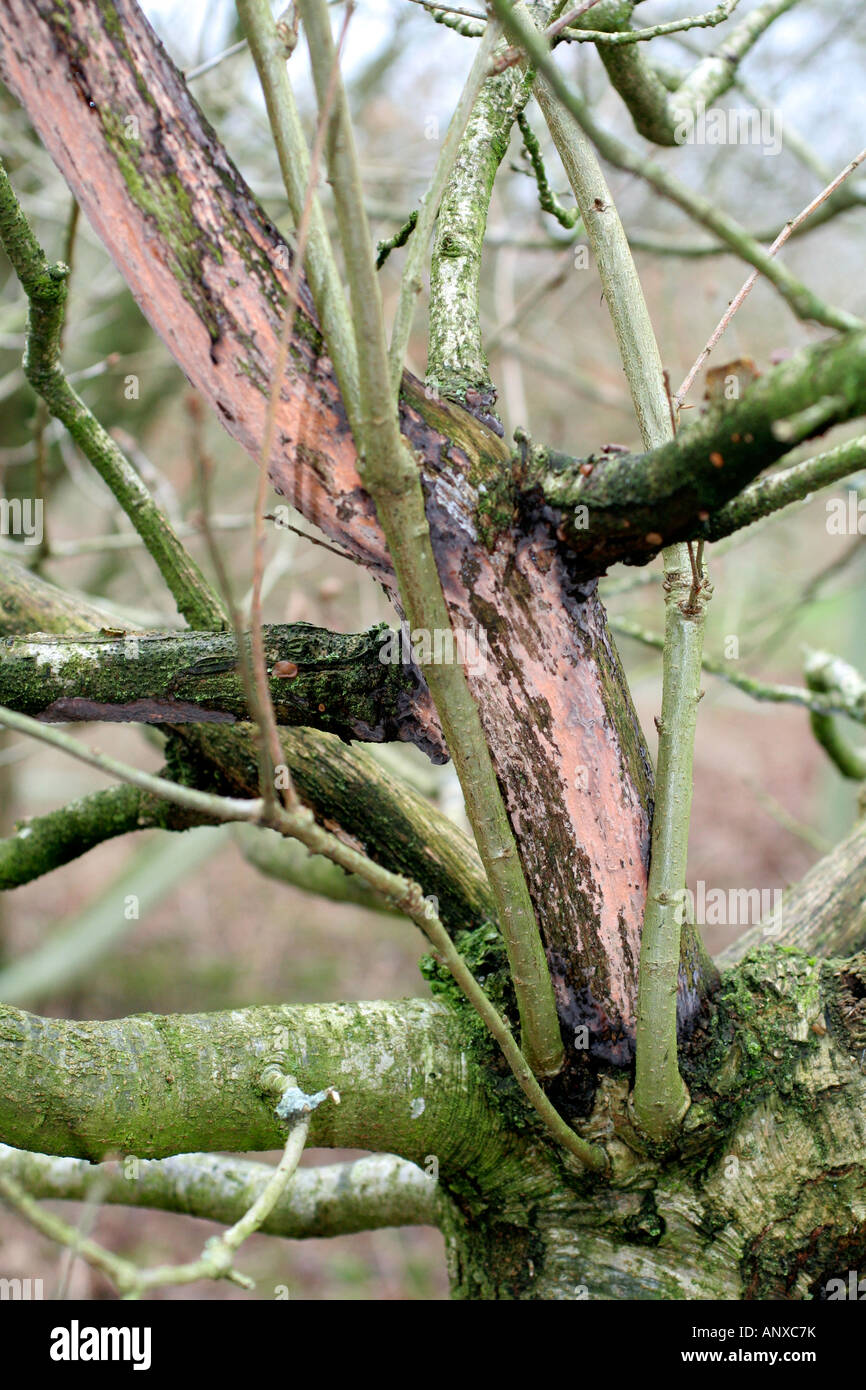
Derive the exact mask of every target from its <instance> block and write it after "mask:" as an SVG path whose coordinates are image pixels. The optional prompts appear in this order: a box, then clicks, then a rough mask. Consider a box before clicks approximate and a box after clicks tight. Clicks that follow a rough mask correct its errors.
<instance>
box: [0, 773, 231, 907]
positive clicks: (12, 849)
mask: <svg viewBox="0 0 866 1390" xmlns="http://www.w3.org/2000/svg"><path fill="white" fill-rule="evenodd" d="M159 775H160V776H161V777H167V776H170V775H171V774H170V773H169V771H168V769H167V768H163V769H162V770H161V772H160V774H159ZM209 823H210V822H209V821H208V818H207V817H205V816H202V815H199V814H197V813H196V812H194V811H190V810H188V809H186V808H184V807H182V806H176V805H175V804H174V803H173V802H171V801H164V800H163V799H162V797H159V796H154V795H153V793H152V792H147V791H143V790H142V789H141V788H140V787H131V786H128V785H120V786H117V787H106V788H104V789H103V790H101V791H98V792H91V793H90V795H89V796H82V797H79V798H78V800H77V801H71V802H69V803H68V804H67V805H66V806H61V807H60V808H59V809H58V810H56V811H49V812H48V813H47V814H46V815H44V816H34V817H33V818H32V819H30V820H26V821H22V822H20V823H19V824H18V826H17V828H16V832H15V834H14V835H9V836H7V837H6V838H5V839H3V840H0V892H7V891H8V890H9V889H10V888H20V887H21V886H22V885H23V884H25V883H32V881H33V880H34V879H35V878H40V877H41V876H42V874H47V873H50V872H51V871H52V869H59V868H60V867H61V866H62V865H64V864H69V863H70V862H71V861H72V860H73V859H78V858H79V856H80V855H82V854H86V853H87V851H88V850H90V849H93V848H94V847H95V846H96V845H101V844H102V843H103V842H104V841H105V840H112V839H114V838H115V837H116V836H118V835H126V834H128V833H129V832H130V831H132V830H152V829H158V830H188V829H190V827H191V826H194V825H206V824H209Z"/></svg>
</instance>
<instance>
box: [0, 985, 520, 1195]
mask: <svg viewBox="0 0 866 1390" xmlns="http://www.w3.org/2000/svg"><path fill="white" fill-rule="evenodd" d="M335 1057H339V1058H340V1082H341V1087H340V1091H341V1097H342V1104H341V1105H339V1106H326V1107H322V1108H320V1109H319V1110H317V1111H316V1112H315V1113H314V1115H313V1118H312V1125H311V1131H310V1143H311V1145H312V1146H313V1147H317V1148H366V1149H374V1150H379V1151H384V1152H391V1153H395V1154H399V1155H400V1156H402V1157H403V1158H407V1159H409V1160H411V1161H412V1162H416V1163H418V1164H420V1165H421V1166H423V1164H424V1160H425V1158H426V1157H427V1155H429V1154H435V1155H436V1156H437V1157H438V1159H439V1163H440V1171H441V1172H442V1173H443V1174H447V1175H449V1176H450V1175H452V1174H453V1175H454V1176H455V1177H457V1176H459V1175H462V1174H464V1173H465V1172H466V1170H467V1168H475V1166H476V1165H481V1166H482V1167H483V1165H484V1163H485V1161H490V1160H491V1158H492V1156H493V1155H497V1156H499V1157H501V1150H500V1143H501V1135H502V1128H501V1126H502V1120H501V1117H500V1115H499V1114H498V1112H497V1111H496V1110H495V1108H493V1106H492V1105H491V1102H490V1100H489V1099H488V1096H487V1093H486V1086H487V1084H488V1082H487V1079H486V1076H485V1074H484V1072H483V1071H482V1070H480V1069H479V1067H478V1065H477V1063H476V1062H475V1061H474V1060H473V1054H472V1049H471V1044H468V1038H467V1034H466V1032H465V1030H464V1028H463V1027H462V1025H461V1023H460V1021H459V1020H458V1018H457V1016H456V1014H455V1013H454V1012H453V1011H451V1010H450V1009H448V1008H445V1007H443V1006H442V1005H441V1004H437V1003H435V1002H434V1001H432V1000H421V999H415V1000H402V1001H400V1002H398V1003H385V1002H378V1003H362V1004H316V1005H304V1006H300V1007H289V1006H279V1007H260V1008H249V1009H234V1010H232V1011H230V1012H226V1013H211V1014H181V1015H174V1016H172V1017H168V1018H162V1017H159V1016H156V1015H138V1016H134V1017H130V1018H125V1019H115V1020H112V1021H111V1022H107V1023H76V1022H67V1021H65V1020H61V1019H51V1018H38V1017H36V1016H35V1015H32V1014H26V1013H22V1012H21V1011H19V1010H17V1009H13V1008H11V1007H8V1006H0V1128H2V1132H3V1134H4V1135H5V1137H6V1140H7V1141H8V1142H9V1143H11V1144H13V1145H14V1146H15V1147H17V1148H23V1149H33V1148H38V1150H39V1151H40V1152H41V1153H48V1154H63V1155H67V1156H70V1157H81V1158H87V1159H90V1160H91V1161H92V1162H100V1161H102V1160H103V1159H105V1158H107V1157H111V1156H112V1155H113V1154H115V1153H117V1152H120V1153H121V1154H133V1155H135V1156H136V1157H138V1158H164V1157H168V1156H170V1155H173V1154H179V1153H191V1152H196V1151H198V1150H202V1151H203V1152H216V1151H220V1150H227V1151H229V1152H240V1151H244V1150H266V1149H274V1148H278V1147H280V1146H281V1144H282V1143H283V1138H284V1136H283V1133H282V1131H281V1126H280V1124H279V1122H278V1120H277V1119H276V1117H275V1116H274V1113H273V1110H272V1102H271V1101H270V1100H269V1099H268V1097H267V1096H265V1095H264V1094H263V1091H262V1087H261V1084H260V1078H261V1075H262V1071H263V1069H264V1067H265V1066H266V1065H268V1064H269V1062H270V1060H271V1059H272V1058H276V1059H277V1060H278V1061H282V1062H283V1063H284V1069H289V1068H290V1069H291V1073H292V1074H293V1075H294V1076H295V1078H296V1081H297V1084H298V1085H299V1086H300V1087H302V1089H303V1090H305V1091H309V1092H315V1091H317V1090H320V1089H323V1088H324V1087H326V1086H328V1085H329V1084H330V1081H329V1079H328V1078H329V1077H331V1076H332V1073H333V1067H334V1058H335ZM59 1058H62V1059H63V1061H62V1064H61V1063H59V1061H58V1059H59ZM383 1059H390V1060H389V1064H386V1065H383ZM143 1068H146V1070H145V1071H143ZM433 1077H435V1081H434V1080H432V1079H431V1078H433ZM145 1082H146V1084H145ZM455 1096H457V1097H459V1102H460V1103H459V1107H458V1108H457V1109H455V1104H454V1099H455ZM421 1101H423V1102H424V1104H423V1105H421V1104H420V1102H421ZM458 1109H459V1116H458V1113H457V1110H458ZM503 1161H504V1163H505V1166H506V1168H507V1167H508V1164H509V1162H511V1160H510V1159H508V1158H506V1159H504V1160H503ZM517 1166H518V1168H519V1159H517Z"/></svg>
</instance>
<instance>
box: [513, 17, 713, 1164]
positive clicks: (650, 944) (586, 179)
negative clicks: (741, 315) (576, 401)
mask: <svg viewBox="0 0 866 1390" xmlns="http://www.w3.org/2000/svg"><path fill="white" fill-rule="evenodd" d="M494 8H495V10H496V11H497V13H498V14H500V16H501V17H502V18H503V21H504V23H505V27H506V30H507V31H508V32H509V34H510V35H511V36H512V37H513V38H514V40H515V41H516V42H517V43H519V44H520V46H521V48H522V49H523V50H524V52H526V53H527V54H528V56H529V58H530V60H531V61H532V62H533V64H535V65H536V67H537V68H538V69H539V76H538V77H537V79H536V86H535V90H536V94H537V97H538V102H539V105H540V107H541V110H542V112H543V113H544V117H545V120H546V121H547V123H548V126H549V129H550V133H551V135H552V137H553V140H554V143H555V144H556V147H557V151H558V152H559V155H560V158H561V160H562V163H563V167H564V168H565V171H566V174H567V175H568V179H569V182H570V184H571V187H572V190H573V192H574V195H575V198H576V200H577V205H578V207H579V208H580V213H581V217H582V218H583V222H584V226H585V227H586V231H587V235H588V237H589V239H590V243H591V245H592V248H593V254H594V255H595V258H596V261H597V263H598V267H599V274H600V276H601V280H602V286H603V289H604V295H605V301H606V303H607V305H608V308H609V310H610V314H611V318H612V320H613V324H614V329H615V332H616V336H617V342H618V344H619V348H620V354H621V356H622V361H623V368H624V370H625V374H626V378H627V380H628V384H629V388H630V390H631V394H632V399H633V401H634V406H635V411H636V413H637V417H638V421H639V424H640V429H641V434H642V436H643V441H644V444H645V446H646V447H647V448H653V447H656V446H657V445H660V444H663V443H665V442H666V441H668V440H669V439H670V438H672V436H673V419H672V414H671V406H670V401H669V399H668V395H667V389H666V385H665V379H664V372H663V369H662V364H661V358H660V356H659V350H658V344H657V342H656V338H655V333H654V331H653V326H652V321H651V319H650V316H649V311H648V309H647V305H646V301H645V299H644V296H643V290H642V287H641V284H640V280H639V278H638V274H637V270H636V269H635V266H634V262H633V260H632V257H631V252H630V250H629V246H628V241H627V239H626V236H625V232H624V231H623V227H622V223H621V222H620V219H619V214H618V213H617V211H616V208H615V207H614V204H613V199H612V198H611V194H610V190H609V189H608V187H607V183H606V181H605V178H604V174H603V173H602V170H601V167H600V165H599V163H598V160H597V159H596V157H595V154H594V152H593V150H592V147H591V146H590V144H589V141H588V140H587V139H586V136H585V135H584V134H583V132H582V130H581V129H580V127H579V125H578V124H577V121H576V120H575V119H574V117H573V116H572V115H571V113H570V112H568V111H565V110H563V108H562V105H561V104H560V102H559V101H558V100H557V96H556V94H555V92H554V89H553V85H552V82H551V81H550V80H548V75H549V74H550V72H551V60H550V56H549V53H548V51H547V49H546V45H545V42H544V40H543V39H542V37H541V36H540V35H539V34H538V32H537V30H536V29H535V27H534V25H533V24H532V21H531V19H530V18H529V15H528V14H527V12H526V10H525V7H524V6H523V5H521V4H518V5H515V6H514V7H513V8H512V6H511V5H510V4H509V3H508V0H494ZM553 71H555V69H554V70H553ZM664 566H665V591H666V624H665V639H666V640H665V654H664V665H663V683H662V720H661V726H660V729H659V757H658V771H657V778H656V797H655V812H654V816H653V829H652V856H651V860H650V872H649V884H648V888H647V904H646V912H645V915H644V925H643V933H642V936H641V957H640V969H639V974H638V1017H637V1030H636V1073H635V1090H634V1110H635V1115H636V1117H637V1120H638V1123H639V1124H640V1125H641V1127H642V1128H643V1129H644V1131H645V1132H646V1133H647V1134H648V1135H649V1136H650V1137H651V1138H652V1139H654V1140H663V1139H665V1138H667V1137H668V1136H669V1135H670V1133H671V1132H672V1131H673V1130H674V1129H675V1128H676V1126H677V1125H678V1124H679V1122H680V1121H681V1119H682V1117H683V1115H684V1114H685V1111H686V1110H687V1108H688V1105H689V1095H688V1091H687V1089H686V1087H685V1084H684V1082H683V1080H682V1078H681V1076H680V1073H679V1067H678V1062H677V980H678V975H679V966H680V948H681V929H682V925H683V923H682V920H681V903H682V896H681V890H682V888H683V886H684V884H685V875H686V856H687V851H688V829H689V814H690V810H691V798H692V757H693V748H694V732H695V723H696V719H697V704H698V700H699V699H700V690H699V681H700V670H701V656H702V652H703V627H704V616H705V608H706V601H707V599H708V597H709V590H708V588H707V587H706V586H705V585H704V582H703V575H702V573H700V572H699V570H698V569H697V568H693V567H694V561H693V560H692V557H691V552H690V550H689V548H688V547H687V546H684V545H676V546H670V547H668V549H667V550H665V551H664Z"/></svg>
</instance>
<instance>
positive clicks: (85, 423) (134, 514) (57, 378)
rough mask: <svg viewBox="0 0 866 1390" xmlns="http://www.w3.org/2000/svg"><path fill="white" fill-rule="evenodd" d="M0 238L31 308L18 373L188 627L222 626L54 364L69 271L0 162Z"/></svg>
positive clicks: (141, 490)
mask: <svg viewBox="0 0 866 1390" xmlns="http://www.w3.org/2000/svg"><path fill="white" fill-rule="evenodd" d="M0 240H2V242H3V247H4V249H5V251H6V254H7V256H8V257H9V259H10V261H11V262H12V267H13V269H14V271H15V273H16V275H17V276H18V279H19V280H20V282H21V285H22V288H23V289H24V291H25V293H26V295H27V298H28V300H29V304H30V313H29V318H28V324H27V346H26V349H25V354H24V371H25V374H26V376H27V380H28V381H29V382H30V385H31V386H32V387H33V389H34V390H35V391H37V392H38V393H39V395H40V396H41V397H42V399H43V400H44V401H45V404H46V405H47V407H48V409H49V410H50V412H51V414H52V415H54V416H55V417H56V418H57V419H58V420H60V421H61V422H62V423H63V424H64V425H65V426H66V428H67V429H68V431H69V433H70V434H71V436H72V438H73V439H74V440H75V442H76V444H77V445H78V446H79V448H80V449H81V451H82V453H83V454H84V455H85V456H86V457H87V458H88V459H89V460H90V462H91V463H92V464H93V466H94V468H95V469H96V471H97V472H98V473H99V475H100V477H101V478H102V479H103V481H104V482H105V483H106V484H107V485H108V487H109V488H110V489H111V491H112V492H113V493H114V496H115V497H116V499H117V501H118V502H119V503H120V505H121V507H122V508H123V510H124V511H125V512H126V515H127V516H128V517H129V519H130V521H131V522H132V524H133V526H134V527H135V529H136V531H137V532H138V534H139V535H140V536H141V538H142V540H143V541H144V543H145V545H146V546H147V549H148V550H149V552H150V554H151V555H152V556H153V558H154V560H155V561H156V563H157V565H158V566H159V570H160V573H161V574H162V577H163V579H164V580H165V582H166V584H167V585H168V588H169V589H170V591H171V593H172V594H173V596H174V599H175V602H176V603H177V606H178V610H179V611H180V612H181V613H182V614H183V616H184V617H185V618H186V620H187V622H188V623H189V624H190V626H191V627H199V628H221V627H223V626H224V625H225V622H226V613H225V610H224V609H223V606H222V604H221V603H220V602H219V600H218V598H217V597H216V595H215V594H214V593H213V591H212V590H211V589H210V587H209V586H208V585H207V583H206V582H205V579H204V577H203V575H202V574H201V572H200V571H199V569H198V566H197V565H196V563H195V561H194V560H193V559H192V558H191V556H189V555H188V554H187V552H186V550H185V549H184V547H183V544H182V543H181V541H180V540H179V539H178V537H177V536H176V535H175V533H174V531H173V529H172V527H171V524H170V523H169V522H168V521H167V520H166V518H165V517H164V516H163V514H162V512H161V511H160V509H159V507H158V506H157V505H156V503H155V502H154V500H153V498H152V497H151V496H150V493H149V492H148V491H147V488H146V487H145V485H144V483H143V482H142V480H141V478H140V477H139V475H138V473H136V471H135V469H134V468H133V467H132V464H131V463H130V462H129V461H128V459H127V458H126V457H125V456H124V454H123V452H122V451H121V449H120V448H119V446H118V445H117V444H116V443H115V441H114V440H113V439H112V438H111V435H110V434H108V432H107V431H106V430H104V429H103V427H102V426H101V425H100V423H99V421H98V420H97V419H96V417H95V416H94V415H93V414H92V412H91V411H90V410H89V409H88V407H87V406H86V405H85V403H84V401H83V400H82V399H81V397H80V396H78V395H76V393H75V391H74V390H73V389H72V387H71V386H70V385H69V380H68V378H67V376H66V374H65V372H64V371H63V368H62V366H61V364H60V345H61V335H62V330H63V311H64V306H65V303H66V279H67V275H68V273H69V271H68V267H67V266H66V265H64V264H63V263H62V262H58V263H57V264H54V265H51V264H49V262H48V260H47V258H46V256H45V253H44V252H43V250H42V247H41V246H40V245H39V243H38V242H37V240H36V238H35V236H34V235H33V233H32V231H31V230H30V226H29V224H28V222H27V220H26V218H25V217H24V214H23V213H22V211H21V208H20V207H19V205H18V201H17V199H16V197H15V194H14V193H13V191H12V186H11V184H10V183H9V179H8V177H7V174H6V170H5V169H4V168H3V165H2V164H0Z"/></svg>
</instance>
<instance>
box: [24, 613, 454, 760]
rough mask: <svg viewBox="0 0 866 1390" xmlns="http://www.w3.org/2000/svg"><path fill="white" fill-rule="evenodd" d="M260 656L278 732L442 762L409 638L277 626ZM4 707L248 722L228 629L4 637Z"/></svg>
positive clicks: (53, 716)
mask: <svg viewBox="0 0 866 1390" xmlns="http://www.w3.org/2000/svg"><path fill="white" fill-rule="evenodd" d="M264 649H265V659H266V661H267V666H268V672H269V675H270V691H271V698H272V700H273V704H274V711H275V714H276V719H277V723H279V724H284V725H293V726H306V727H310V728H317V729H325V730H327V731H328V732H330V733H334V734H337V735H338V736H339V737H340V738H343V739H346V740H349V739H357V740H360V741H362V742H371V743H383V742H388V741H390V740H396V739H401V740H404V741H406V742H410V743H414V744H416V745H417V746H418V747H420V748H422V749H423V751H424V752H425V753H427V754H428V755H429V756H430V757H431V758H432V760H433V761H434V762H444V761H445V760H446V758H447V754H446V752H445V747H444V744H443V742H442V736H441V734H440V733H439V728H438V722H437V720H436V715H435V711H434V710H433V706H432V702H431V700H430V696H429V694H428V692H427V688H426V685H425V684H424V681H423V678H422V677H421V674H420V672H419V670H418V668H417V667H416V666H415V664H414V661H413V660H412V656H411V651H410V650H409V642H408V639H407V640H406V641H405V642H403V641H401V640H400V639H399V638H398V637H397V634H395V633H394V632H393V631H392V630H391V629H390V628H388V627H387V626H386V625H385V624H380V625H379V626H378V627H375V628H372V629H370V631H369V632H365V633H360V634H358V635H347V634H343V633H337V632H329V631H328V630H327V629H325V628H317V627H313V626H311V625H310V624H308V623H294V624H290V625H275V626H272V627H267V628H265V629H264ZM394 655H396V659H394V660H392V656H394ZM452 655H453V654H452ZM0 705H5V706H7V707H8V708H9V709H14V710H17V711H18V712H19V713H21V714H29V715H32V716H34V717H38V718H40V719H43V720H45V721H46V722H49V723H52V722H63V723H65V722H68V721H76V720H87V721H99V722H110V723H144V724H187V723H192V724H199V723H234V722H235V721H237V720H249V719H250V718H251V717H252V716H251V714H250V711H249V709H248V706H247V700H246V693H245V690H244V684H243V680H242V676H241V672H240V669H239V665H238V652H237V641H236V638H235V636H234V633H228V632H218V633H215V632H161V633H146V634H141V635H138V634H135V633H130V634H125V633H120V632H119V631H114V632H109V633H105V632H102V633H98V634H95V635H94V636H89V637H70V638H62V637H54V638H50V639H49V638H44V637H42V636H40V635H33V636H28V637H21V638H7V640H6V642H5V643H4V644H3V646H2V647H0Z"/></svg>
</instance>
